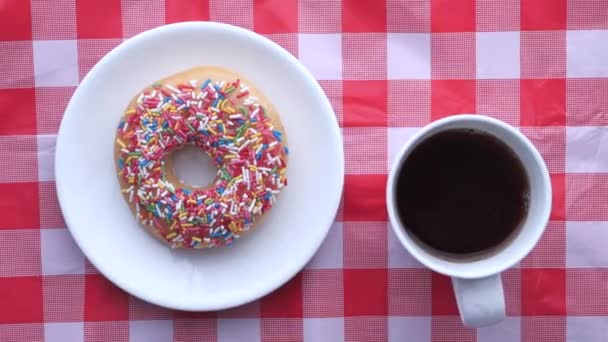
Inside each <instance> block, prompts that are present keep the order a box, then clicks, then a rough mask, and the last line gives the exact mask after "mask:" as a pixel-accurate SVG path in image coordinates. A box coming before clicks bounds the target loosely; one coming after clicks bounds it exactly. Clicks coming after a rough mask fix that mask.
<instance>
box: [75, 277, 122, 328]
mask: <svg viewBox="0 0 608 342" xmlns="http://www.w3.org/2000/svg"><path fill="white" fill-rule="evenodd" d="M84 319H85V321H89V322H90V321H121V320H128V319H129V295H127V294H126V293H125V292H124V291H122V290H121V289H119V288H118V287H116V286H115V285H114V284H112V283H111V282H110V281H109V280H107V279H106V278H104V277H103V276H101V275H97V274H87V275H86V276H85V291H84Z"/></svg>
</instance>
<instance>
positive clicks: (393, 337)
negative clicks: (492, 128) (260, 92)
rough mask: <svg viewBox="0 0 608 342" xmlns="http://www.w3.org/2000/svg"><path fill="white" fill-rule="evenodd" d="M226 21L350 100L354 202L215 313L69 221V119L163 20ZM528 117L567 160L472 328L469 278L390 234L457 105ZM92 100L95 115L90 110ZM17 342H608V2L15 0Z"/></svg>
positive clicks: (11, 18) (9, 37)
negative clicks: (403, 176) (535, 228)
mask: <svg viewBox="0 0 608 342" xmlns="http://www.w3.org/2000/svg"><path fill="white" fill-rule="evenodd" d="M185 20H213V21H220V22H225V23H230V24H234V25H238V26H242V27H245V28H248V29H252V30H254V31H256V32H258V33H261V34H263V35H266V36H267V37H269V38H270V39H272V40H274V41H276V42H278V43H279V44H281V45H282V46H283V47H285V48H286V49H287V50H289V51H290V52H291V53H292V54H294V55H295V56H297V57H298V58H299V59H300V60H301V61H302V63H304V65H306V66H307V67H308V68H309V69H310V70H311V72H312V73H313V75H315V77H316V78H317V79H318V80H319V82H320V83H321V85H322V86H323V88H324V89H325V91H326V93H327V95H328V96H329V98H330V100H331V103H332V104H333V106H334V109H335V112H336V115H337V117H338V121H339V123H340V126H341V127H342V133H343V136H344V147H345V151H346V176H345V188H344V199H343V205H342V206H341V209H340V212H339V214H338V216H337V218H336V222H335V224H334V225H333V227H332V230H331V233H330V234H329V236H328V238H327V240H326V241H325V243H324V245H323V247H322V248H321V250H320V251H319V253H318V254H317V255H316V256H315V258H314V260H313V261H312V262H311V263H310V264H309V265H308V266H307V267H306V269H305V270H303V271H302V272H301V273H300V274H299V275H298V276H297V277H295V278H294V279H293V280H292V281H290V282H289V283H288V284H287V285H286V286H284V287H283V288H281V289H280V290H278V291H277V292H275V293H273V294H271V295H269V296H268V297H266V298H263V299H261V300H259V301H256V302H255V303H252V304H249V305H246V306H244V307H240V308H237V309H233V310H228V311H222V312H213V313H185V312H177V311H171V310H166V309H163V308H159V307H155V306H153V305H150V304H147V303H144V302H142V301H140V300H138V299H136V298H133V297H131V296H129V295H128V294H126V293H124V292H122V291H121V290H119V289H117V288H116V287H115V286H113V285H112V284H111V283H110V282H108V281H107V280H106V279H105V278H104V277H103V276H101V275H100V274H99V273H98V272H97V271H96V270H95V269H94V268H93V267H92V266H91V265H90V264H89V263H88V262H87V261H86V259H85V258H84V256H83V255H82V253H81V252H80V250H79V249H78V248H77V247H76V245H75V244H74V241H73V240H72V238H71V236H70V234H69V231H68V230H67V229H66V224H65V222H64V221H63V219H62V217H61V214H60V211H59V206H58V203H57V197H56V194H55V184H54V175H53V159H54V158H53V154H54V145H55V139H56V134H57V129H58V126H59V123H60V120H61V117H62V114H63V111H64V109H65V107H66V104H67V102H68V100H69V98H70V96H71V95H72V93H73V92H74V89H75V88H76V86H77V85H78V82H79V81H80V80H81V79H82V78H83V76H84V75H85V74H86V73H87V72H88V70H90V69H91V67H92V66H93V65H94V64H95V63H96V62H97V61H98V60H99V59H100V58H101V57H102V56H103V55H104V54H105V53H107V52H108V51H110V50H111V49H112V48H113V47H115V46H117V45H118V44H120V43H121V42H122V41H123V40H124V39H127V38H129V37H131V36H133V35H135V34H137V33H139V32H142V31H144V30H146V29H149V28H152V27H156V26H159V25H163V24H165V23H170V22H176V21H185ZM462 112H466V113H483V114H487V115H490V116H493V117H496V118H499V119H501V120H504V121H506V122H508V123H510V124H512V125H515V126H519V127H520V128H521V130H522V131H523V132H524V134H525V135H526V136H528V137H529V138H530V139H531V140H532V141H533V142H534V144H535V145H536V146H537V147H538V149H539V150H540V151H541V154H542V155H543V157H544V158H545V160H546V162H547V164H548V167H549V170H550V172H551V180H552V183H553V191H554V198H553V201H554V207H553V212H552V215H551V221H550V223H549V226H548V229H547V231H546V233H545V235H544V237H543V239H542V240H541V242H540V244H539V245H538V246H537V248H536V249H535V250H534V251H533V252H532V253H531V254H530V255H529V256H528V257H527V258H526V259H525V260H523V261H522V262H521V263H520V265H519V267H517V268H513V269H510V270H508V271H507V272H505V273H504V275H503V280H504V284H505V292H506V299H507V314H508V317H507V319H506V320H505V321H504V322H502V323H501V324H499V325H497V326H494V327H490V328H485V329H478V330H475V329H467V328H464V327H463V326H462V324H461V323H460V318H459V317H458V312H457V308H456V305H455V301H454V297H453V293H452V289H451V285H450V282H449V279H448V278H446V277H444V276H441V275H438V274H435V273H433V272H431V271H429V270H427V269H424V268H423V267H421V265H419V264H418V263H416V262H415V261H414V260H413V259H412V258H411V257H410V256H408V254H407V253H406V252H405V250H404V249H403V248H402V247H401V246H400V245H399V243H398V242H397V241H396V239H395V237H394V236H393V235H392V234H391V231H390V230H389V229H388V223H387V213H386V208H385V202H384V196H385V194H384V192H385V183H386V179H387V170H388V167H389V164H390V163H391V160H392V158H393V156H394V154H395V152H396V151H397V150H398V149H399V147H400V146H401V145H402V144H403V143H404V142H405V141H406V140H407V139H408V137H410V136H411V135H412V134H413V133H414V132H415V131H416V130H417V129H418V128H419V127H421V126H423V125H425V124H427V123H429V122H430V121H432V120H435V119H438V118H441V117H444V116H446V115H450V114H454V113H462ZM84 114H86V113H83V115H84ZM0 119H1V121H0V341H2V342H16V341H19V342H21V341H27V342H30V341H31V342H36V341H41V342H42V341H45V342H70V341H103V342H105V341H116V342H120V341H132V342H151V341H218V342H229V341H302V340H304V341H314V342H324V341H328V342H336V341H395V342H396V341H416V342H418V341H422V342H425V341H433V342H441V341H445V342H454V341H458V342H460V341H462V342H465V341H467V342H468V341H479V342H490V341H492V342H521V341H547V342H557V341H568V342H574V341H577V342H578V341H581V342H595V341H597V342H599V341H604V342H605V341H608V328H607V327H608V1H607V0H341V1H340V0H299V1H298V0H232V1H223V0H104V1H100V0H0Z"/></svg>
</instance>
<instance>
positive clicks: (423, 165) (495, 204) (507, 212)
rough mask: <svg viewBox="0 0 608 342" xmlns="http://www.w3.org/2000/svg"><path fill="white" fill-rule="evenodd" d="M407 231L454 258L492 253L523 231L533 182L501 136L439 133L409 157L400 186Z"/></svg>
mask: <svg viewBox="0 0 608 342" xmlns="http://www.w3.org/2000/svg"><path fill="white" fill-rule="evenodd" d="M396 187H397V188H396V201H397V208H398V211H399V215H400V217H401V219H402V221H403V224H404V226H405V227H406V229H407V230H408V231H409V232H411V233H412V234H413V235H414V236H415V237H417V238H418V239H419V240H421V241H422V242H424V243H425V244H427V245H429V246H430V247H432V248H434V249H436V250H439V251H444V252H448V253H453V254H468V253H474V252H480V251H484V250H488V249H491V248H492V247H495V246H497V245H499V244H500V243H501V242H503V241H505V240H507V239H508V238H509V237H510V236H511V235H512V234H514V232H515V231H516V230H517V229H518V228H519V226H520V223H521V222H522V220H523V219H524V218H525V216H526V214H527V211H528V194H529V184H528V177H527V175H526V172H525V170H524V167H523V165H522V163H521V161H520V160H519V159H518V158H517V156H516V155H515V154H514V152H513V151H512V150H511V149H510V148H509V147H508V146H507V145H506V144H504V143H503V142H502V141H500V140H498V139H497V138H495V137H493V136H491V135H489V134H486V133H483V132H480V131H476V130H471V129H454V130H448V131H444V132H440V133H438V134H436V135H434V136H431V137H430V138H428V139H426V140H424V141H423V142H422V143H420V144H419V145H418V146H416V147H415V148H414V150H413V151H412V152H411V154H410V155H409V156H408V157H407V159H406V161H405V163H404V164H403V166H402V168H401V170H400V171H399V174H398V176H397V184H396Z"/></svg>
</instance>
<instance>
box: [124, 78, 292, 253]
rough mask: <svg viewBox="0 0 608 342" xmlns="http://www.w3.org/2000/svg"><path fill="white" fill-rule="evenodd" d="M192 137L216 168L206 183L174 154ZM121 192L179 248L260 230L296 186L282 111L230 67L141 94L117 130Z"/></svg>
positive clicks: (151, 227) (149, 226)
mask: <svg viewBox="0 0 608 342" xmlns="http://www.w3.org/2000/svg"><path fill="white" fill-rule="evenodd" d="M188 145H192V146H195V147H196V148H200V149H202V150H203V151H204V152H205V153H206V154H207V155H208V156H209V158H210V159H211V161H212V163H213V164H214V165H215V166H216V167H217V173H216V177H215V179H214V180H213V182H212V183H211V184H208V185H206V186H193V185H190V184H185V183H184V182H183V181H181V180H180V179H178V177H177V176H176V174H175V170H174V168H173V163H172V158H171V156H172V153H173V152H174V151H177V150H179V149H180V148H183V147H184V146H188ZM114 146H115V150H114V155H115V160H116V169H117V172H118V180H119V183H120V188H121V192H122V194H123V196H124V198H125V199H126V201H127V202H128V204H129V206H130V209H131V210H132V211H133V213H134V215H135V217H136V218H137V220H138V221H139V222H140V223H141V224H142V225H143V226H144V228H145V229H146V230H147V231H148V232H150V233H151V234H153V235H154V236H155V237H156V238H157V239H159V240H160V241H162V242H163V243H166V244H167V245H169V246H170V247H172V248H196V249H202V248H213V247H221V246H226V245H229V244H231V243H232V242H234V241H235V240H236V239H238V238H239V237H241V236H243V235H244V234H245V233H247V232H249V231H251V230H252V228H253V227H254V225H255V224H256V223H259V221H260V219H261V218H262V217H263V216H264V215H265V214H266V213H267V212H268V211H269V210H270V209H271V208H272V206H273V205H274V204H275V203H276V201H277V196H278V195H279V193H280V192H281V191H282V189H283V188H284V187H285V186H286V185H287V179H286V170H287V162H288V153H289V151H288V148H287V145H286V136H285V133H284V129H283V125H282V123H281V120H280V118H279V115H278V114H277V112H276V111H275V109H274V107H273V106H272V104H271V103H270V102H269V101H268V99H267V98H266V97H265V96H264V95H263V94H262V92H260V91H259V90H257V89H256V88H255V87H254V86H253V85H252V84H251V83H250V82H248V81H246V80H245V79H244V78H242V77H241V76H240V75H238V74H237V73H235V72H232V71H230V70H226V69H222V68H217V67H197V68H193V69H190V70H186V71H183V72H180V73H178V74H175V75H172V76H169V77H167V78H165V79H163V80H160V81H158V82H156V83H154V84H153V85H151V86H149V87H147V88H145V89H144V90H143V91H141V92H140V93H139V94H137V95H136V96H135V97H133V99H132V100H131V102H130V103H129V105H128V106H127V108H126V109H125V112H124V115H123V116H122V117H121V119H120V122H119V124H118V128H117V130H116V139H115V144H114Z"/></svg>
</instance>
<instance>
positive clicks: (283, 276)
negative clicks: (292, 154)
mask: <svg viewBox="0 0 608 342" xmlns="http://www.w3.org/2000/svg"><path fill="white" fill-rule="evenodd" d="M188 26H191V27H192V28H194V29H210V30H213V29H218V30H228V31H233V32H234V33H236V34H244V35H246V36H248V38H250V39H252V40H255V41H256V44H262V45H266V46H267V48H269V49H272V50H273V52H274V53H279V54H280V55H282V58H285V59H287V60H288V61H289V62H290V64H292V65H294V66H295V67H296V68H297V69H298V71H299V72H300V73H301V74H302V76H303V77H304V79H305V80H306V81H307V83H309V85H310V86H311V87H314V88H315V89H314V90H315V92H316V93H318V94H319V95H321V96H320V100H321V101H322V102H323V105H324V106H325V107H326V109H327V110H328V111H330V112H331V114H333V115H331V118H330V119H329V121H328V122H329V125H330V128H329V129H330V130H331V131H333V134H331V137H330V139H333V140H337V141H335V146H336V147H337V154H336V157H337V165H336V166H337V168H336V170H335V172H336V175H337V174H340V176H339V177H336V178H337V179H338V180H339V184H338V187H337V189H338V190H339V191H336V194H335V200H334V201H333V205H332V207H331V211H330V212H331V213H333V215H331V218H330V219H328V222H326V223H325V224H324V227H326V228H325V230H324V232H323V234H319V235H320V236H321V235H322V238H320V239H319V241H318V242H317V243H316V244H315V245H314V248H312V247H311V248H310V249H309V252H308V253H306V254H307V256H306V258H302V260H301V261H300V262H298V263H294V267H293V268H290V269H289V272H287V271H286V272H283V273H280V274H278V275H277V276H276V281H274V282H269V284H270V285H267V286H265V287H263V288H262V289H260V290H259V291H258V292H256V293H255V294H252V295H248V296H240V297H237V296H235V299H233V300H231V301H228V300H226V301H224V302H223V303H222V304H217V305H188V304H187V303H174V302H171V301H164V300H160V298H161V297H154V296H148V295H145V294H144V293H138V292H137V290H136V289H134V288H133V287H132V286H130V285H128V284H127V283H125V282H121V281H120V279H118V278H119V277H118V278H117V277H116V276H115V275H113V273H112V271H111V270H109V269H108V268H107V267H105V266H101V265H102V263H100V262H99V261H98V258H99V256H97V257H95V256H93V257H92V255H94V254H95V253H91V251H92V249H90V247H87V243H86V242H85V241H84V240H85V238H84V237H83V236H82V235H81V234H80V233H78V229H74V228H72V227H73V224H71V222H72V223H73V220H72V219H71V216H72V215H71V214H70V210H69V209H67V208H66V203H67V202H68V201H67V200H66V197H67V196H68V195H66V193H67V192H69V190H67V189H66V187H65V186H63V185H62V184H63V183H64V180H63V178H64V176H63V173H64V172H63V171H61V166H60V165H61V164H60V163H59V162H57V161H58V160H59V159H60V158H61V157H60V156H61V155H63V154H64V153H65V152H62V151H63V150H64V147H63V146H64V145H65V144H69V140H68V141H66V139H67V137H66V133H64V132H65V131H66V130H67V129H68V128H66V126H67V125H68V124H67V123H66V122H68V121H70V120H71V119H70V117H74V116H76V115H77V113H76V112H77V111H76V110H75V109H77V108H73V107H74V106H76V105H75V102H76V101H75V99H76V98H78V97H79V94H80V93H81V92H82V89H83V88H86V87H89V84H90V83H92V82H93V80H94V79H95V78H96V77H97V76H96V75H97V74H98V73H99V70H101V69H102V68H103V65H105V64H106V63H109V61H110V60H111V59H113V58H114V56H115V55H117V54H119V53H120V52H121V50H123V49H126V48H128V47H129V46H131V45H133V44H137V43H138V41H140V40H143V39H146V38H148V37H150V36H153V35H156V34H159V33H162V31H165V30H173V29H180V28H182V27H183V28H185V29H186V28H187V27H188ZM70 113H74V114H70ZM344 159H345V156H344V145H343V137H342V134H341V132H340V127H339V124H338V120H337V117H336V115H335V111H334V110H333V107H332V105H331V103H330V101H329V99H328V97H327V94H326V93H325V91H323V89H322V88H321V86H320V84H319V83H318V81H317V80H316V79H315V78H314V76H313V75H312V74H311V72H310V71H309V70H308V69H307V68H306V67H305V66H304V65H303V64H302V63H301V62H300V61H299V60H298V59H297V58H296V57H295V56H293V55H292V54H291V53H289V52H288V51H287V50H285V49H284V48H283V47H281V46H280V45H278V44H277V43H275V42H274V41H272V40H270V39H269V38H267V37H265V36H263V35H260V34H258V33H256V32H253V31H251V30H248V29H245V28H241V27H238V26H234V25H230V24H225V23H217V22H211V21H188V22H180V23H173V24H167V25H162V26H158V27H155V28H152V29H149V30H146V31H144V32H141V33H139V34H137V35H135V36H133V37H131V38H130V39H128V40H126V41H123V42H122V43H120V44H119V45H118V46H116V47H114V48H113V49H112V50H110V52H108V53H107V54H106V55H104V56H103V57H102V58H101V59H100V60H99V61H98V62H97V63H96V64H95V65H94V66H93V68H91V70H90V71H89V72H88V73H87V74H86V75H85V77H84V78H83V79H82V80H81V81H80V83H79V84H78V86H77V88H76V90H75V91H74V93H73V94H72V96H71V98H70V101H69V102H68V105H67V106H66V109H65V111H64V115H63V117H62V119H61V124H60V126H59V130H58V132H57V138H56V146H55V156H54V162H55V163H54V164H55V165H54V171H55V188H56V192H57V199H58V202H59V207H60V210H61V213H62V216H63V218H64V220H65V223H66V226H67V227H66V228H67V229H68V230H69V232H70V234H71V236H72V237H73V239H74V241H75V243H76V245H77V246H78V248H79V249H80V250H81V251H82V253H83V254H84V256H85V257H86V259H87V260H88V261H89V262H90V263H91V264H92V265H93V266H95V268H96V269H97V270H98V271H99V272H100V273H101V274H102V275H103V276H104V277H106V278H107V279H108V280H109V281H110V282H112V283H113V284H114V285H115V286H117V287H118V288H120V289H122V290H123V291H125V292H127V293H128V294H130V295H132V296H134V297H136V298H139V299H141V300H144V301H146V302H148V303H151V304H154V305H158V306H161V307H165V308H168V309H173V310H182V311H217V310H225V309H230V308H234V307H238V306H241V305H246V304H248V303H251V302H253V301H255V300H258V299H260V298H262V297H264V296H266V295H268V294H270V293H272V292H274V291H275V290H277V289H278V288H280V287H281V286H283V285H285V284H286V283H287V282H289V281H290V280H291V279H292V278H293V277H295V276H296V275H297V274H298V273H300V272H301V271H302V269H303V268H304V267H305V266H306V265H307V264H308V263H309V262H310V260H311V259H312V258H313V257H314V255H315V254H316V253H317V251H318V250H319V248H320V247H321V246H322V244H323V242H324V241H325V240H326V238H327V236H328V234H329V232H330V230H331V227H332V224H333V222H335V219H336V214H337V212H338V210H339V207H340V203H341V197H342V194H343V191H344V172H345V160H344ZM66 177H67V175H66ZM296 264H297V265H296Z"/></svg>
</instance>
